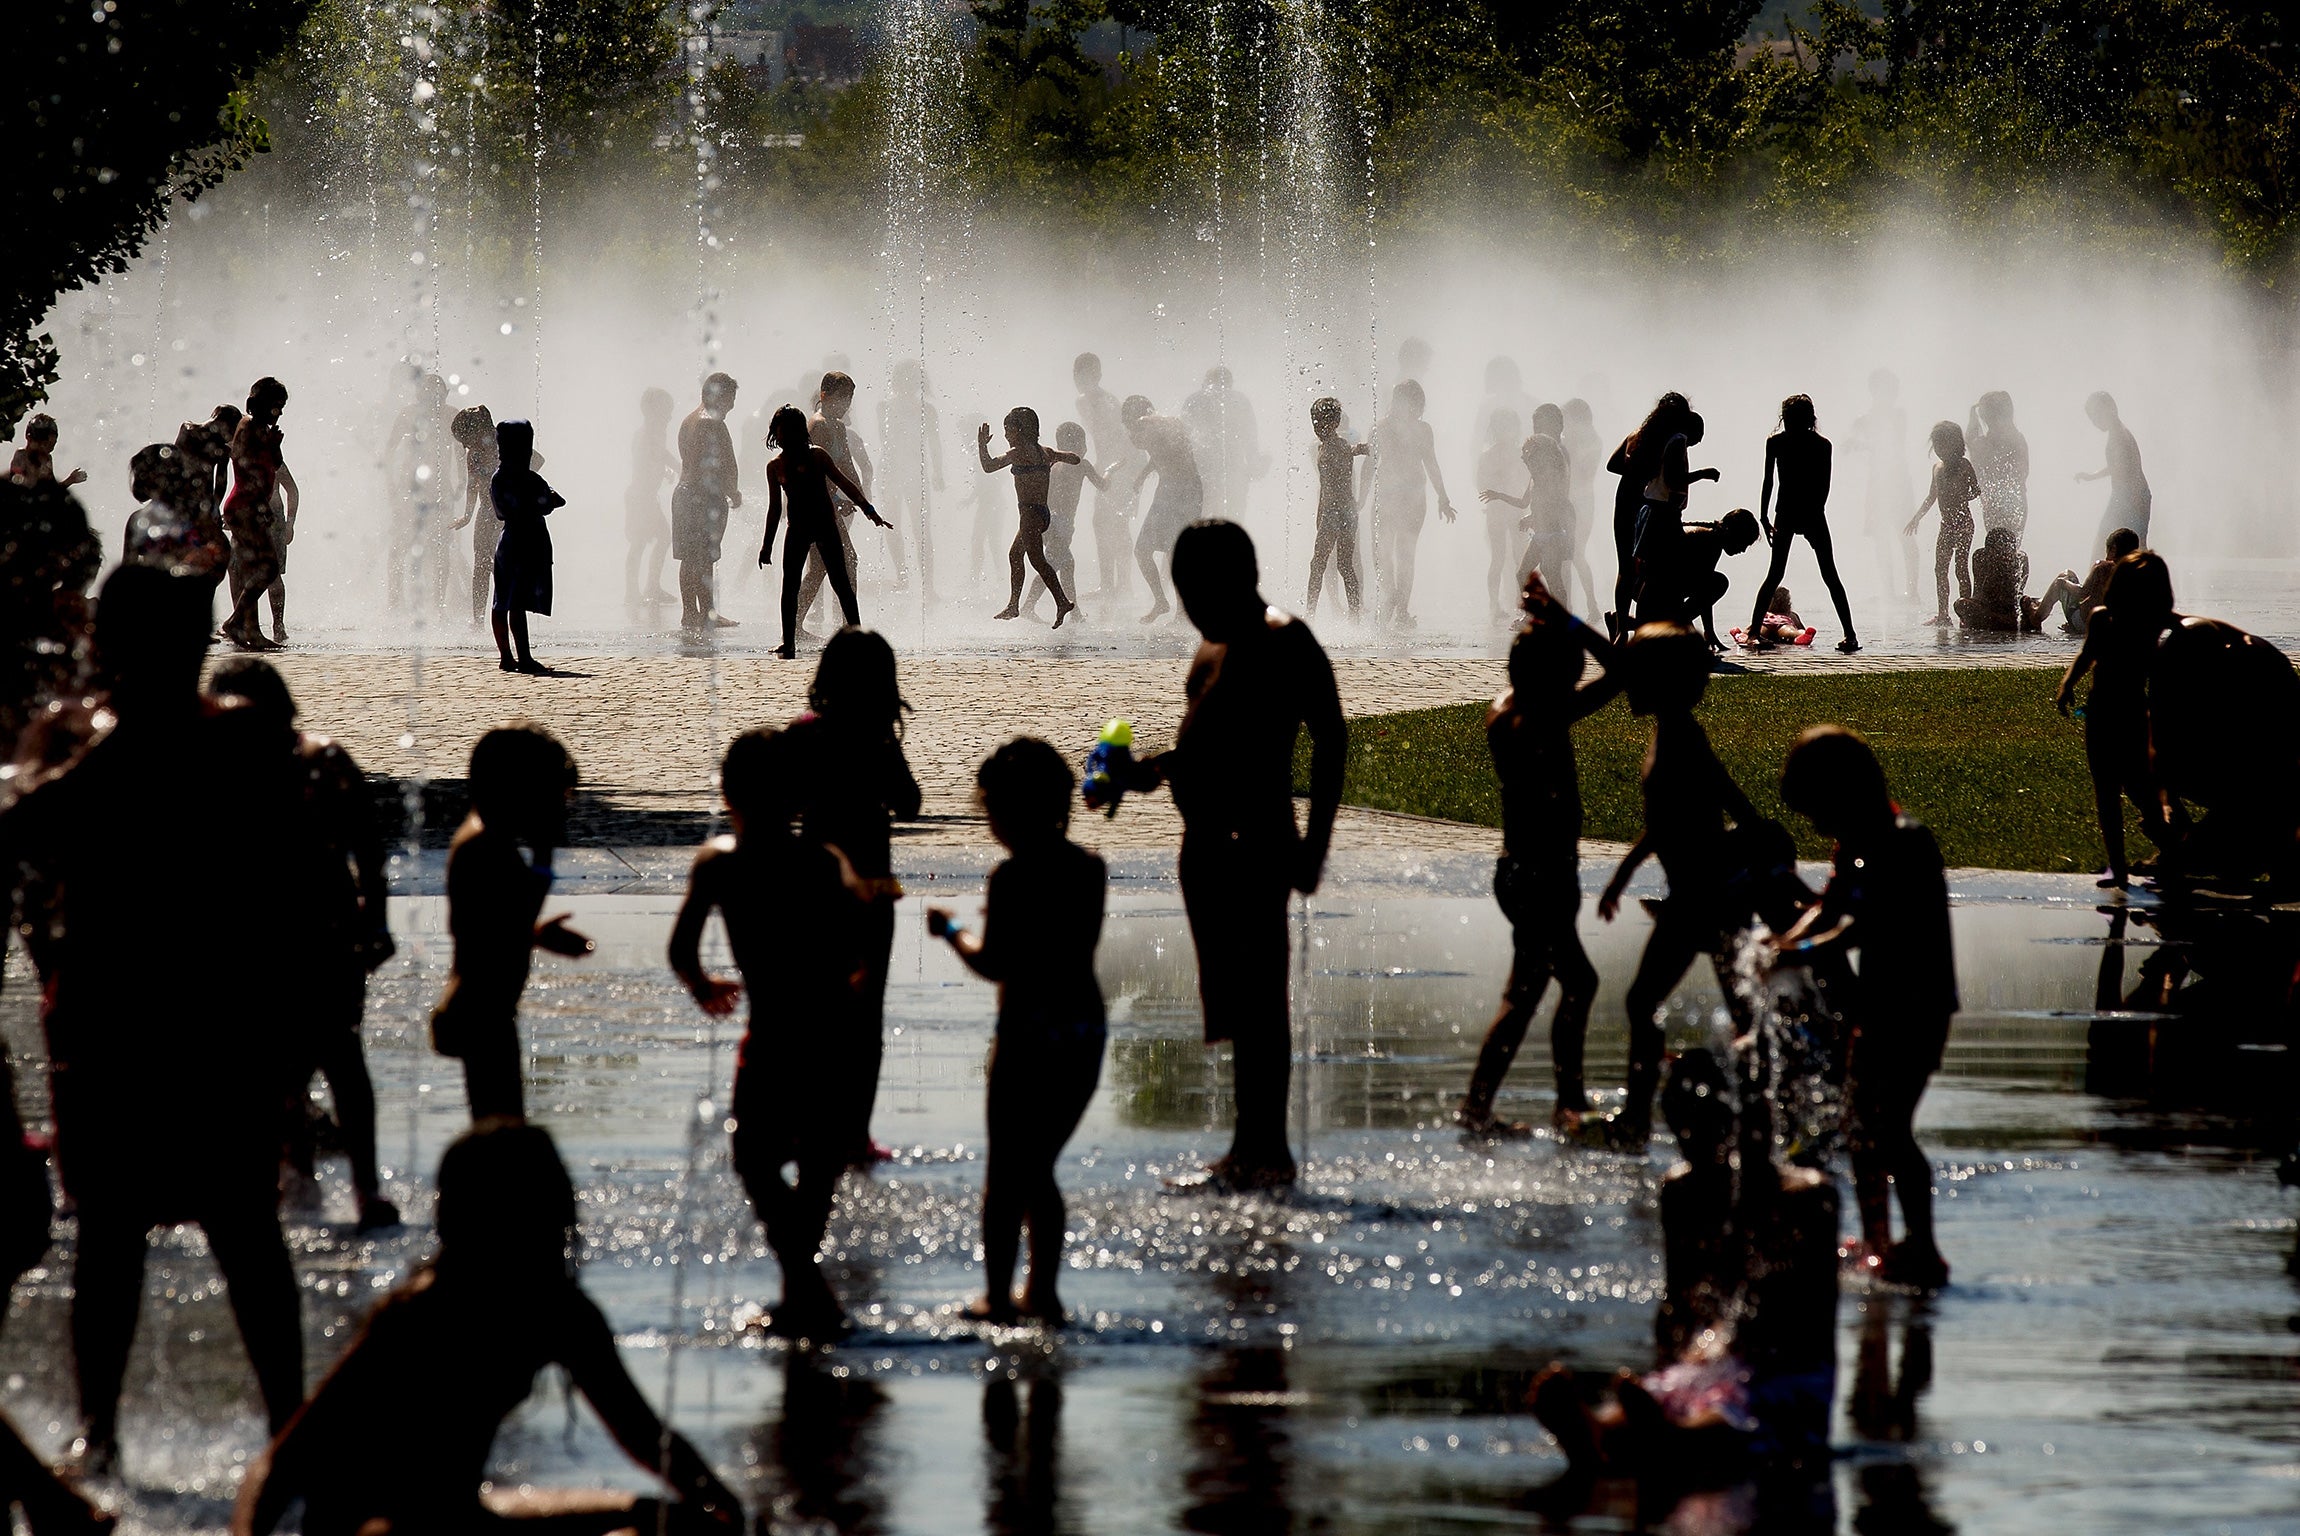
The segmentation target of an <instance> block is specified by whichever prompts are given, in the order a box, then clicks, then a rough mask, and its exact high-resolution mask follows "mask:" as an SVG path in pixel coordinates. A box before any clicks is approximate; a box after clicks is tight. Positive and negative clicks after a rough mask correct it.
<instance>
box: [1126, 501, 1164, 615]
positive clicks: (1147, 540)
mask: <svg viewBox="0 0 2300 1536" xmlns="http://www.w3.org/2000/svg"><path fill="white" fill-rule="evenodd" d="M1162 531H1163V530H1162V529H1161V528H1160V526H1159V518H1158V515H1157V508H1156V507H1152V508H1151V512H1150V515H1149V516H1147V517H1145V518H1143V519H1142V532H1141V534H1140V536H1139V537H1137V538H1136V539H1135V540H1134V564H1135V566H1136V568H1137V569H1139V570H1140V571H1141V572H1142V580H1143V583H1144V584H1145V585H1146V586H1148V587H1149V588H1150V613H1149V617H1151V618H1156V617H1157V616H1158V615H1159V614H1161V613H1164V612H1165V611H1166V584H1165V583H1164V582H1163V581H1161V580H1159V578H1158V556H1159V554H1161V553H1163V552H1164V551H1161V550H1160V549H1159V547H1158V546H1159V535H1160V534H1161V532H1162ZM1170 548H1171V546H1169V549H1170Z"/></svg>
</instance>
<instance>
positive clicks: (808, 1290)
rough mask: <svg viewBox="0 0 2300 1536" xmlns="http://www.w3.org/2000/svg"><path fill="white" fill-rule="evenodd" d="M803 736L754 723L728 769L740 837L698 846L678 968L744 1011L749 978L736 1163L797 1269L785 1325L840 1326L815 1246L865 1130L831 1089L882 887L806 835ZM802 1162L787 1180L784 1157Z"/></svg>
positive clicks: (826, 1334) (780, 1325) (787, 1277)
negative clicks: (715, 970) (734, 977)
mask: <svg viewBox="0 0 2300 1536" xmlns="http://www.w3.org/2000/svg"><path fill="white" fill-rule="evenodd" d="M798 746H799V744H798V743H797V742H795V741H793V740H792V739H791V738H790V737H789V735H788V734H787V733H784V732H779V731H773V730H755V731H746V732H744V733H743V734H742V735H740V736H738V737H736V738H735V740H734V742H733V744H732V745H730V746H729V747H728V748H727V756H726V759H725V761H724V762H722V763H721V764H720V767H719V787H720V791H721V793H722V794H723V795H724V796H725V797H726V802H727V821H728V824H729V825H730V826H732V827H733V828H734V834H733V835H732V836H731V837H721V838H715V839H713V840H712V841H711V842H709V843H707V844H705V845H704V847H703V850H702V852H701V853H699V854H697V855H696V857H695V867H694V870H693V872H692V873H691V874H690V875H689V876H688V877H687V899H686V901H685V903H684V904H683V905H681V906H680V908H679V918H678V921H677V923H676V924H674V925H673V927H672V929H671V969H672V971H673V972H674V973H676V974H677V976H678V978H679V979H680V980H681V981H682V982H684V983H686V986H687V990H688V991H689V992H691V993H693V994H694V998H695V1002H696V1004H697V1005H698V1006H699V1007H701V1008H702V1010H703V1011H704V1012H705V1013H708V1014H712V1015H725V1014H728V1013H732V1012H733V1011H734V1009H735V1004H736V1001H737V999H738V998H740V997H741V995H742V993H743V989H744V988H745V987H746V986H747V987H748V988H749V989H750V993H751V1022H750V1027H749V1028H748V1029H747V1030H745V1031H744V1034H743V1043H742V1045H741V1047H740V1048H739V1049H738V1050H737V1052H736V1055H735V1091H734V1098H733V1103H732V1113H733V1118H734V1122H735V1133H734V1147H733V1151H734V1164H735V1173H736V1176H737V1177H739V1178H740V1179H741V1180H742V1181H743V1188H744V1190H745V1191H746V1192H747V1193H748V1194H749V1195H750V1199H751V1209H752V1210H753V1211H754V1212H755V1213H757V1215H758V1218H759V1223H760V1225H762V1226H763V1227H765V1228H766V1231H767V1246H768V1247H770V1248H772V1249H773V1250H774V1253H775V1259H776V1262H778V1263H779V1264H780V1265H781V1266H782V1271H783V1300H782V1304H781V1305H780V1306H778V1307H776V1308H775V1311H774V1316H773V1321H772V1323H771V1324H770V1327H771V1329H772V1331H774V1332H776V1333H779V1334H783V1335H785V1336H787V1337H791V1338H811V1339H828V1338H836V1337H838V1336H839V1335H841V1334H844V1333H845V1332H846V1331H847V1329H848V1323H847V1320H846V1314H845V1312H844V1310H843V1309H842V1308H841V1307H840V1305H839V1300H838V1297H837V1295H836V1294H834V1293H833V1292H832V1290H831V1287H830V1282H829V1281H827V1280H825V1279H824V1278H823V1273H822V1270H821V1268H820V1267H819V1266H818V1265H817V1264H816V1263H815V1255H816V1253H817V1251H818V1250H820V1249H821V1247H822V1242H823V1231H824V1229H825V1227H826V1226H827V1225H828V1223H829V1221H830V1213H831V1202H832V1199H833V1196H834V1194H835V1192H836V1191H837V1188H838V1179H839V1173H840V1170H842V1169H843V1168H844V1167H845V1166H846V1161H847V1152H848V1149H849V1147H850V1146H851V1145H852V1143H853V1140H854V1138H855V1135H856V1128H855V1127H853V1126H851V1125H849V1124H847V1123H846V1121H847V1119H848V1118H850V1117H849V1114H848V1111H849V1109H850V1107H851V1106H849V1105H848V1104H847V1102H846V1101H845V1100H844V1099H842V1098H841V1097H840V1096H839V1095H837V1094H835V1093H831V1092H826V1091H825V1090H826V1088H827V1087H828V1086H829V1085H831V1084H835V1083H838V1082H842V1081H845V1080H846V1079H848V1078H850V1077H852V1076H853V1075H854V1071H855V1062H854V1058H855V1056H856V1052H857V1044H858V1041H859V1039H860V1032H861V1031H862V1030H863V1028H865V1027H866V1026H865V1020H864V1018H863V1010H862V1007H861V1003H860V997H861V988H862V984H863V980H864V953H863V932H862V930H863V919H864V900H865V897H866V895H867V889H866V887H865V885H864V882H862V881H860V880H858V879H857V878H856V876H855V872H854V868H853V866H852V865H850V864H849V863H848V862H847V859H846V855H845V854H844V853H842V852H840V851H839V849H837V848H836V847H832V846H828V845H825V844H820V843H812V842H808V841H807V840H805V839H804V838H801V837H800V836H799V835H798V832H797V830H796V823H797V821H798V817H799V808H800V791H801V784H800V780H799V774H798V765H797V756H798V750H797V749H798ZM714 911H715V912H717V913H719V914H720V916H721V917H722V918H723V919H724V920H725V922H726V925H727V943H728V946H729V947H730V948H731V949H733V951H734V955H735V968H736V969H737V970H738V971H740V972H741V973H742V977H743V979H742V981H741V982H740V983H738V982H735V981H730V980H727V979H725V978H722V977H717V976H713V975H712V974H711V973H710V972H709V971H707V970H705V969H704V967H703V957H702V942H703V929H704V926H705V925H706V924H708V923H709V922H710V920H711V914H712V913H713V912H714ZM786 1163H788V1164H793V1165H795V1168H796V1172H797V1178H796V1180H795V1181H787V1180H785V1178H784V1177H783V1166H784V1165H785V1164H786Z"/></svg>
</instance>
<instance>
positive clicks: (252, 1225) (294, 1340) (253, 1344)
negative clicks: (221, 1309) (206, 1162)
mask: <svg viewBox="0 0 2300 1536" xmlns="http://www.w3.org/2000/svg"><path fill="white" fill-rule="evenodd" d="M276 1200H277V1196H276V1194H275V1192H274V1191H273V1190H271V1189H269V1188H267V1187H265V1186H261V1185H259V1186H257V1187H254V1188H252V1189H249V1190H247V1191H245V1192H241V1191H237V1190H232V1191H224V1192H223V1193H222V1198H221V1200H220V1201H219V1202H218V1205H217V1206H215V1207H211V1208H210V1209H208V1210H205V1211H203V1212H202V1213H201V1215H200V1231H201V1232H202V1233H203V1234H205V1235H206V1237H207V1240H208V1251H209V1252H210V1253H212V1254H213V1255H214V1256H215V1260H216V1268H217V1269H219V1270H221V1271H223V1276H224V1289H225V1291H226V1292H227V1293H228V1294H229V1296H230V1298H231V1306H232V1318H233V1321H235V1322H236V1323H238V1324H239V1329H240V1343H241V1345H242V1346H243V1347H244V1348H245V1349H246V1350H247V1352H248V1364H249V1365H250V1366H252V1367H254V1369H255V1373H256V1387H257V1389H258V1390H259V1391H260V1392H261V1393H262V1394H263V1400H264V1415H265V1417H266V1418H267V1419H268V1420H269V1421H270V1423H271V1430H272V1433H273V1434H275V1435H276V1434H278V1433H279V1432H280V1431H281V1430H283V1429H285V1428H287V1422H288V1420H289V1419H290V1418H292V1417H294V1415H295V1411H296V1410H297V1409H298V1408H301V1407H302V1406H303V1320H302V1316H301V1303H300V1300H299V1292H298V1291H297V1288H296V1278H295V1263H294V1261H293V1260H291V1259H290V1258H289V1257H288V1250H287V1239H286V1238H285V1237H284V1236H283V1235H282V1234H281V1232H280V1224H279V1213H278V1210H277V1209H276Z"/></svg>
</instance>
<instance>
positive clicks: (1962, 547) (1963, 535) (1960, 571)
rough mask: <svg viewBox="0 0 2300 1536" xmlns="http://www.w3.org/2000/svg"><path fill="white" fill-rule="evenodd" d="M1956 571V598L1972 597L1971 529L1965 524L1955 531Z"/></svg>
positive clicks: (1970, 525)
mask: <svg viewBox="0 0 2300 1536" xmlns="http://www.w3.org/2000/svg"><path fill="white" fill-rule="evenodd" d="M1953 558H1954V559H1955V561H1956V570H1957V596H1959V597H1970V596H1972V595H1973V529H1972V524H1970V523H1967V524H1965V526H1964V527H1962V528H1960V529H1958V530H1957V539H1956V546H1955V553H1954V556H1953Z"/></svg>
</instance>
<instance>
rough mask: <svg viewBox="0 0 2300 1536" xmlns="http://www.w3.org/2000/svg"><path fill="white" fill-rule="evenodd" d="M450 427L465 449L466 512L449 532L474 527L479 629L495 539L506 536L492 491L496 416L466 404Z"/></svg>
mask: <svg viewBox="0 0 2300 1536" xmlns="http://www.w3.org/2000/svg"><path fill="white" fill-rule="evenodd" d="M447 430H448V432H449V433H450V434H451V435H452V436H453V437H454V438H455V441H456V442H457V443H459V444H461V445H462V448H463V515H462V516H461V517H459V518H457V519H456V520H455V521H454V522H453V523H451V524H450V525H449V526H448V532H450V533H453V532H454V531H455V530H456V529H458V528H462V527H465V526H467V525H468V526H470V528H471V625H472V627H473V628H474V629H476V628H478V627H479V626H480V625H481V624H484V623H486V622H487V610H488V602H487V594H488V592H489V591H490V590H491V589H492V588H493V587H494V585H495V541H496V540H497V539H499V538H501V537H502V536H503V522H502V520H501V519H500V518H498V517H497V516H496V515H495V498H494V496H493V495H492V494H491V492H492V489H493V487H494V484H495V471H496V468H497V459H496V448H495V417H494V416H493V415H492V414H491V413H490V412H489V411H488V409H487V407H486V406H484V405H472V406H466V407H464V408H463V409H462V410H460V411H457V412H456V413H455V418H454V420H452V421H450V422H449V423H448V427H447ZM529 467H530V468H532V467H533V466H532V465H530V466H529Z"/></svg>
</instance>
